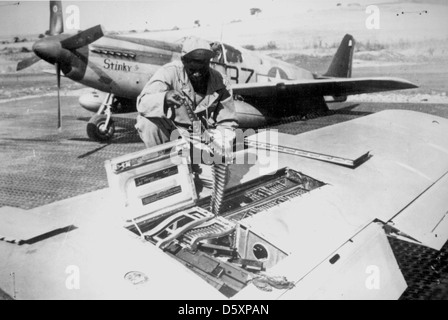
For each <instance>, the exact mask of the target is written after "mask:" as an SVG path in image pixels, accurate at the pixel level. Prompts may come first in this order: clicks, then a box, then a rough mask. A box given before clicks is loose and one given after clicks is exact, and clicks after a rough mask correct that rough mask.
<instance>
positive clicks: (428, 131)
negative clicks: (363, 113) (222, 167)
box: [244, 110, 448, 241]
mask: <svg viewBox="0 0 448 320" xmlns="http://www.w3.org/2000/svg"><path fill="white" fill-rule="evenodd" d="M447 133H448V120H446V119H442V118H440V117H436V116H432V115H427V114H421V113H416V112H410V111H397V110H392V111H384V112H380V113H377V114H374V115H371V116H369V117H364V118H360V119H356V120H354V121H350V122H346V123H342V124H338V125H335V126H331V127H327V128H324V129H321V130H316V131H312V132H308V133H305V134H301V135H298V136H295V137H294V136H288V135H281V134H280V135H279V137H278V141H280V144H282V143H283V144H293V143H296V145H297V146H300V148H306V147H307V146H309V147H310V149H311V151H315V152H320V151H323V150H325V153H326V154H335V155H339V156H344V155H348V156H351V155H353V154H355V155H356V154H358V153H359V151H360V150H361V151H362V152H364V151H365V150H370V154H371V158H370V159H369V160H367V161H366V162H365V163H363V164H361V165H360V166H358V167H357V168H355V169H350V168H346V167H343V166H339V165H335V164H330V163H326V162H322V161H318V160H312V159H306V158H302V157H293V156H289V155H287V154H281V153H278V154H276V153H268V152H264V153H263V152H258V164H256V165H254V166H251V167H250V166H248V167H246V169H245V170H244V171H246V172H247V173H245V176H244V179H247V180H250V179H251V177H256V176H258V174H259V172H260V170H264V171H266V170H267V169H266V168H267V167H268V165H266V164H269V163H270V164H273V168H272V171H274V170H275V168H274V166H277V167H290V168H292V169H294V170H297V171H301V172H303V173H304V174H306V175H308V176H311V177H313V178H315V179H317V180H320V181H323V182H324V183H326V184H327V185H329V186H331V187H332V188H333V190H331V195H328V197H331V199H334V200H331V201H332V202H333V203H335V204H336V205H337V207H338V208H339V209H340V210H342V209H343V211H344V214H345V215H346V216H348V217H349V220H350V221H352V220H353V221H363V223H365V222H368V221H373V220H374V219H379V220H381V221H383V222H387V221H389V220H390V219H392V218H394V217H395V216H396V215H397V214H398V213H400V212H401V211H403V209H405V208H407V207H408V206H409V205H410V204H411V203H413V205H416V204H417V203H421V206H423V207H425V206H430V203H427V201H425V199H426V198H425V197H420V196H421V195H422V194H423V193H424V192H425V191H428V190H430V189H431V187H433V184H434V183H435V182H436V181H438V180H439V179H441V178H442V177H443V176H444V175H445V174H446V173H447V172H448V152H447V150H448V139H446V135H447ZM313 145H314V147H312V146H313ZM359 146H363V148H362V149H360V147H359ZM276 157H277V161H274V160H273V159H275V158H276ZM262 164H264V165H262ZM444 181H445V180H441V181H440V184H444V183H445V182H444ZM441 188H442V187H441ZM328 197H322V198H321V201H329V199H330V198H328ZM356 199H359V200H356ZM446 201H447V200H446V197H445V199H443V198H442V199H441V200H440V202H439V204H440V205H438V206H439V207H438V208H439V209H440V210H431V211H429V210H425V211H424V212H421V213H420V214H421V215H435V216H437V217H438V216H439V215H440V214H441V211H443V210H445V211H443V214H444V213H445V212H446V209H447V208H446V206H444V204H443V203H444V202H446ZM440 206H442V207H440ZM440 218H441V217H440ZM436 219H437V218H436ZM356 223H358V222H356ZM411 236H413V235H412V234H411ZM440 241H443V239H442V240H440Z"/></svg>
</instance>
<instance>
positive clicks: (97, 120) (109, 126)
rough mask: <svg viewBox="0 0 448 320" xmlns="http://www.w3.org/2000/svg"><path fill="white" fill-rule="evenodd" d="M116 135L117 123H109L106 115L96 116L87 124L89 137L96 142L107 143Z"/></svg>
mask: <svg viewBox="0 0 448 320" xmlns="http://www.w3.org/2000/svg"><path fill="white" fill-rule="evenodd" d="M114 133H115V123H114V122H113V121H112V119H110V120H109V121H107V116H106V115H99V114H96V115H94V116H93V117H92V118H91V119H90V121H89V123H88V124H87V136H88V137H89V138H90V139H92V140H95V141H99V142H106V141H109V140H111V139H112V138H113V136H114Z"/></svg>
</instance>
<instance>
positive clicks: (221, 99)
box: [137, 61, 238, 128]
mask: <svg viewBox="0 0 448 320" xmlns="http://www.w3.org/2000/svg"><path fill="white" fill-rule="evenodd" d="M170 90H176V91H178V92H180V93H182V92H184V93H185V94H186V95H188V97H189V99H190V101H194V102H195V103H194V104H193V108H194V112H195V113H196V114H199V115H200V116H204V117H208V122H209V123H210V124H212V125H214V126H223V127H230V128H236V127H237V126H238V122H237V120H236V112H235V104H234V101H233V93H232V89H231V87H230V83H229V81H228V80H227V79H224V78H223V76H222V75H221V73H219V72H218V71H216V70H214V69H211V68H210V76H209V80H208V84H207V92H206V94H205V96H203V95H200V94H197V93H195V91H194V89H193V85H192V84H191V82H190V80H189V79H188V76H187V73H186V72H185V68H184V65H183V63H182V61H174V62H171V63H168V64H166V65H164V66H163V67H161V68H160V69H159V70H158V71H157V72H156V73H155V74H154V76H153V77H152V78H151V79H150V80H149V82H148V83H147V84H146V86H145V87H144V89H143V91H142V92H141V94H140V96H139V97H138V99H137V111H138V112H139V113H140V114H141V115H142V116H144V117H147V118H167V117H168V118H170V119H171V120H173V121H174V123H176V124H180V125H185V126H189V125H191V120H190V118H189V117H188V115H187V113H186V112H184V111H183V110H184V109H183V108H177V109H175V113H174V114H172V112H171V110H170V111H168V112H166V110H165V106H164V101H165V95H166V92H167V91H170ZM187 100H188V98H187Z"/></svg>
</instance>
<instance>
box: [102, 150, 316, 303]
mask: <svg viewBox="0 0 448 320" xmlns="http://www.w3.org/2000/svg"><path fill="white" fill-rule="evenodd" d="M188 155H189V150H188V145H187V144H186V143H184V142H179V141H176V142H172V143H169V144H166V145H163V146H159V147H156V148H153V149H148V150H144V151H141V152H138V153H134V154H130V155H126V156H123V157H120V158H116V159H113V160H110V161H107V162H106V171H107V174H108V180H109V184H110V186H111V189H112V190H114V191H115V192H116V196H117V198H119V199H120V201H121V202H122V203H123V204H124V208H123V212H124V215H125V219H124V220H125V221H126V225H125V226H126V227H127V228H128V229H129V230H130V231H132V232H134V233H135V234H137V235H139V236H141V237H142V238H144V239H145V240H147V241H148V242H150V243H152V244H153V245H155V246H157V247H158V248H160V249H161V250H163V251H165V252H166V254H168V255H170V256H172V257H173V258H174V259H176V260H178V261H179V262H180V263H182V264H183V265H185V266H186V267H187V268H189V269H191V270H192V271H193V272H195V273H196V274H197V275H198V276H200V277H202V278H203V279H204V280H205V281H207V282H208V283H209V284H211V285H212V286H214V287H215V288H216V289H217V290H219V291H220V292H221V293H223V294H224V295H225V296H227V297H232V296H233V295H235V294H236V293H238V292H239V291H240V290H241V289H243V288H244V287H245V286H246V285H247V284H248V283H249V282H250V281H251V280H252V279H254V278H256V277H257V274H259V273H260V272H263V271H267V270H269V269H270V268H271V267H273V266H275V265H276V264H277V263H278V262H280V261H281V260H283V259H284V258H285V257H287V256H288V252H287V251H286V250H285V249H282V248H281V247H280V246H278V245H276V244H275V239H269V238H266V237H264V236H263V235H262V234H260V233H258V232H257V230H255V229H254V228H250V227H249V226H248V225H246V224H245V220H246V219H250V218H251V217H252V216H254V215H257V214H259V213H262V212H267V210H269V209H271V208H273V207H277V206H281V205H282V203H285V202H287V201H289V200H290V199H292V198H295V197H299V196H301V195H303V194H305V193H307V192H310V191H312V190H314V189H316V188H320V187H322V186H323V185H324V183H322V182H320V181H317V180H315V179H313V178H311V177H308V176H306V175H304V174H302V173H300V172H297V171H294V170H291V169H288V168H283V169H281V170H279V171H277V172H275V173H273V174H271V175H266V176H261V177H259V178H257V179H255V180H252V181H249V182H247V183H244V184H241V185H237V186H236V187H232V188H230V189H228V190H226V192H225V196H224V198H223V203H222V210H221V213H220V215H219V216H215V215H213V214H212V213H211V210H210V197H206V198H203V199H198V198H197V194H196V190H195V186H194V181H193V178H192V174H191V171H190V166H189V156H188ZM297 214H300V213H299V212H298V213H297Z"/></svg>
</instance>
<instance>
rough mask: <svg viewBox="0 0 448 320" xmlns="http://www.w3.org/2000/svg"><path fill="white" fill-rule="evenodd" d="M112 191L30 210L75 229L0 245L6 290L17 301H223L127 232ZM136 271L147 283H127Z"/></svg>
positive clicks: (2, 283) (0, 269)
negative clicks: (31, 241)
mask: <svg viewBox="0 0 448 320" xmlns="http://www.w3.org/2000/svg"><path fill="white" fill-rule="evenodd" d="M109 191H110V190H109V189H104V190H100V191H96V192H92V193H89V194H85V195H83V196H80V197H76V198H73V199H69V200H64V201H61V202H58V203H55V204H51V205H48V206H45V207H41V208H38V209H36V210H30V211H29V213H30V214H39V213H43V212H46V213H48V214H49V215H51V216H53V217H57V218H63V219H66V220H67V221H71V223H72V224H73V225H75V226H76V227H77V229H75V230H73V231H71V232H68V233H65V234H61V235H58V236H55V237H52V238H49V239H46V240H44V241H41V242H38V243H35V244H33V245H24V246H17V245H14V244H9V243H6V242H1V241H0V257H2V259H1V260H0V287H1V288H2V290H4V291H5V292H7V293H8V294H9V295H10V296H11V297H13V298H16V299H19V300H22V299H31V300H34V299H39V300H42V299H43V300H47V299H50V300H53V299H64V300H65V299H152V300H158V299H185V297H188V298H190V299H203V298H204V297H207V298H208V299H222V298H223V296H222V294H220V293H219V292H218V291H216V290H215V289H214V288H213V287H211V286H209V285H208V284H207V283H206V282H205V281H203V280H202V279H200V278H199V277H197V275H195V274H193V273H192V272H191V271H190V270H189V269H188V268H185V267H184V266H182V265H181V264H179V263H178V262H177V261H175V260H174V259H172V258H170V257H169V256H168V255H166V254H165V253H164V252H162V251H161V250H159V249H158V248H156V247H155V246H153V245H152V244H150V243H148V242H145V241H141V240H140V238H138V237H136V236H135V235H134V234H132V233H131V232H129V231H128V230H126V229H124V228H123V227H122V221H121V220H120V219H119V218H118V217H119V213H120V211H121V209H120V208H119V207H118V206H117V205H116V202H115V200H114V199H113V196H112V195H111V193H110V192H109ZM77 271H79V289H77V287H76V285H77V281H76V273H77ZM132 271H139V272H142V273H143V274H144V275H145V276H146V277H147V278H148V281H147V282H145V283H142V284H139V285H133V284H132V283H130V282H129V281H126V280H125V276H126V274H127V273H129V272H132ZM12 274H14V276H12ZM191 288H194V290H192V289H191Z"/></svg>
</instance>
